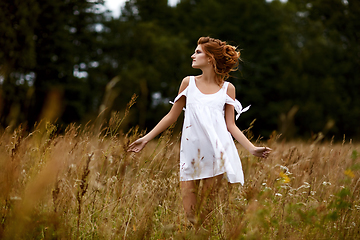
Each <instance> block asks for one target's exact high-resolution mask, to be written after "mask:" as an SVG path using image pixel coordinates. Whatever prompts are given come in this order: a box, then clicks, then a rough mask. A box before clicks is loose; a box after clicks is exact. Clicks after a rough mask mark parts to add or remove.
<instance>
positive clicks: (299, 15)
mask: <svg viewBox="0 0 360 240" xmlns="http://www.w3.org/2000/svg"><path fill="white" fill-rule="evenodd" d="M109 4H110V2H108V3H107V4H105V2H104V1H102V0H87V1H86V0H58V1H53V0H22V1H13V0H1V1H0V126H1V129H5V128H14V127H16V126H18V125H19V124H23V126H27V128H28V129H29V130H31V129H32V128H33V127H34V124H36V123H37V122H38V121H40V120H41V119H43V118H48V119H49V120H52V121H56V122H57V124H58V125H59V126H61V127H62V128H65V127H66V126H67V125H68V124H70V123H73V122H76V123H78V124H86V123H88V122H95V121H97V120H99V119H100V120H101V121H108V119H109V117H110V116H111V115H112V113H114V112H118V113H120V114H123V113H124V111H125V108H126V105H127V103H128V102H129V101H130V99H131V96H132V95H133V94H134V93H135V94H136V95H138V98H137V102H136V104H135V105H134V106H133V107H132V108H131V111H130V114H129V116H128V117H127V118H126V120H125V122H124V123H123V125H122V128H123V131H127V130H128V129H129V128H130V127H132V126H135V125H139V126H140V128H141V129H145V128H147V129H150V128H152V127H153V126H154V125H155V124H156V123H157V122H158V121H159V120H160V119H161V118H162V117H163V116H164V115H165V114H166V113H167V111H168V110H169V109H170V107H171V105H170V104H169V103H168V101H169V100H172V99H174V98H175V97H176V95H177V91H178V88H179V85H180V83H181V80H182V79H183V78H184V77H185V76H187V75H193V74H199V73H200V71H199V70H194V69H192V68H191V58H190V56H191V54H192V53H193V51H194V49H195V48H196V42H197V39H198V38H199V37H200V36H211V37H215V38H220V39H222V40H226V41H228V43H229V44H232V45H235V46H238V48H239V49H242V51H241V53H242V54H241V57H242V60H243V62H242V64H241V66H240V69H239V70H240V71H238V72H234V73H233V74H232V78H231V79H229V80H230V81H231V82H232V83H233V84H234V85H235V87H236V89H237V99H238V100H239V101H240V102H241V103H242V104H243V106H247V105H249V104H251V105H252V106H251V108H250V110H249V111H248V112H246V113H244V114H243V115H242V117H241V118H239V120H238V121H237V124H238V126H239V127H240V129H245V128H248V127H249V125H250V123H251V122H253V121H254V120H255V119H256V121H255V122H254V127H253V129H252V131H253V132H254V135H255V136H258V135H261V136H263V137H265V138H268V137H269V136H270V135H271V134H273V133H274V131H276V133H281V134H282V138H285V139H298V138H302V139H308V138H309V137H312V138H316V137H319V136H320V135H321V136H325V138H328V139H330V138H332V137H333V136H334V138H335V140H339V141H341V140H342V138H343V137H344V135H345V136H346V138H347V139H349V138H353V139H354V140H359V139H360V124H359V120H360V94H359V90H360V1H358V0H288V1H265V0H251V1H249V0H226V1H224V0H179V1H171V2H169V3H168V1H167V0H151V1H150V0H128V1H123V2H122V1H118V5H117V6H118V11H114V12H111V11H109V10H106V9H107V8H109V6H110V5H109ZM178 125H181V124H178ZM180 127H181V126H180ZM178 129H180V128H178Z"/></svg>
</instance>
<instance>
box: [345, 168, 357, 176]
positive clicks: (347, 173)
mask: <svg viewBox="0 0 360 240" xmlns="http://www.w3.org/2000/svg"><path fill="white" fill-rule="evenodd" d="M344 174H345V175H346V176H348V177H350V178H354V177H355V174H354V172H353V171H351V169H347V170H346V171H345V172H344Z"/></svg>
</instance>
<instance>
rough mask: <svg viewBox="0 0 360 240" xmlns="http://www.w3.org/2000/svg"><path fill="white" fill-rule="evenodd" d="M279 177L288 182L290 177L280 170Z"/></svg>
mask: <svg viewBox="0 0 360 240" xmlns="http://www.w3.org/2000/svg"><path fill="white" fill-rule="evenodd" d="M280 177H281V179H282V182H283V183H289V182H290V178H289V177H288V175H286V174H285V173H283V172H280Z"/></svg>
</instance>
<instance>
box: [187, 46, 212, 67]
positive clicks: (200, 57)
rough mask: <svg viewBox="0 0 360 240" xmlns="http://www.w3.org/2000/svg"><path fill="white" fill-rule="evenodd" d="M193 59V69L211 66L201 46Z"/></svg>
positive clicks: (196, 50) (192, 56)
mask: <svg viewBox="0 0 360 240" xmlns="http://www.w3.org/2000/svg"><path fill="white" fill-rule="evenodd" d="M191 58H192V60H193V61H192V67H193V68H202V67H205V66H209V58H208V57H207V56H206V54H205V52H204V51H203V49H202V47H201V45H198V46H197V47H196V49H195V52H194V54H193V55H191Z"/></svg>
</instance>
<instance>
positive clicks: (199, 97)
mask: <svg viewBox="0 0 360 240" xmlns="http://www.w3.org/2000/svg"><path fill="white" fill-rule="evenodd" d="M228 85H229V83H228V82H225V83H224V84H223V86H222V88H221V89H220V90H219V91H218V92H216V93H214V94H203V93H202V92H200V90H199V89H198V88H197V86H196V82H195V78H194V77H193V76H191V77H190V81H189V86H188V87H187V88H186V89H185V90H184V91H183V92H181V93H180V94H179V95H178V96H177V97H176V98H175V100H174V102H176V101H177V100H179V99H180V97H182V96H185V97H186V108H185V109H184V110H185V119H184V125H183V131H182V136H181V148H180V180H181V181H188V180H196V179H203V178H209V177H214V176H217V175H220V174H223V173H226V176H227V178H228V181H229V182H231V183H241V184H244V175H243V171H242V167H241V162H240V158H239V154H238V151H237V149H236V147H235V144H234V141H233V139H232V136H231V134H230V133H229V132H228V130H227V127H226V122H225V116H224V108H225V104H231V105H233V106H234V108H235V110H236V111H237V117H236V118H238V117H239V116H240V114H241V113H242V112H245V111H247V110H248V109H249V107H250V106H248V107H246V108H245V109H243V108H242V106H241V104H240V102H239V101H237V100H233V99H231V98H230V97H229V96H228V95H227V93H226V92H227V87H228Z"/></svg>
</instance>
